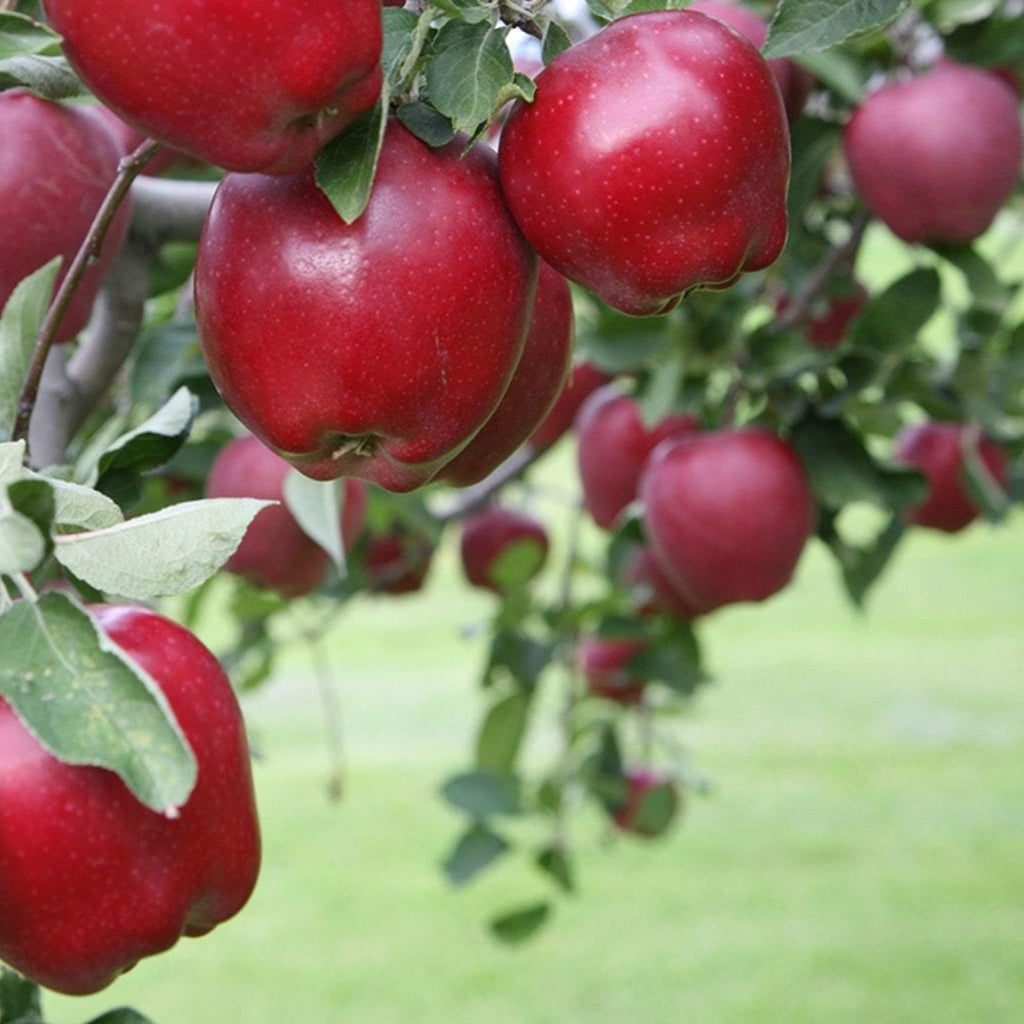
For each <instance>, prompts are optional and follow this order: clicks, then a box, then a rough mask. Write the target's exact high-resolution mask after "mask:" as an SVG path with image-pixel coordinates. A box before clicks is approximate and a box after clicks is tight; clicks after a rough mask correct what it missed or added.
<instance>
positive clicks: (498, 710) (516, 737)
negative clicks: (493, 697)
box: [476, 690, 532, 773]
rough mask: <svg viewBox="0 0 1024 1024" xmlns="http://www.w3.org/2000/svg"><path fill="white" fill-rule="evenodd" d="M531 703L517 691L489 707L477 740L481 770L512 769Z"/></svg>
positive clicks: (477, 753) (524, 731)
mask: <svg viewBox="0 0 1024 1024" xmlns="http://www.w3.org/2000/svg"><path fill="white" fill-rule="evenodd" d="M531 704H532V701H531V699H530V696H529V694H528V693H526V692H524V691H522V690H517V691H516V692H515V693H511V694H509V695H508V696H507V697H502V699H501V700H499V701H496V702H495V703H494V704H492V705H491V707H490V708H489V709H488V711H487V714H486V715H485V716H484V721H483V724H482V725H481V727H480V733H479V735H478V736H477V740H476V765H477V767H478V768H479V769H480V770H481V771H484V772H499V773H500V772H510V771H512V770H513V768H515V763H516V758H517V756H518V754H519V748H520V746H521V745H522V742H523V736H524V735H525V733H526V724H527V722H528V721H529V717H530V706H531Z"/></svg>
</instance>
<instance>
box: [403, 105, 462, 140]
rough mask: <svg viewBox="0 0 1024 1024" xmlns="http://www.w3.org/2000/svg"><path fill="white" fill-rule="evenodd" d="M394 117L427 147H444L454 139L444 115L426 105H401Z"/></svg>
mask: <svg viewBox="0 0 1024 1024" xmlns="http://www.w3.org/2000/svg"><path fill="white" fill-rule="evenodd" d="M395 116H396V117H397V118H398V120H399V121H401V122H402V124H404V125H405V127H406V128H408V129H409V131H411V132H412V133H413V135H415V136H416V138H417V139H419V140H420V141H421V142H425V143H426V144H427V145H428V146H435V147H436V146H446V145H447V144H448V143H449V142H451V141H452V139H454V138H455V129H454V128H453V127H452V123H451V121H449V120H448V118H447V117H445V116H444V114H439V113H438V112H437V111H436V110H435V109H434V108H433V107H431V106H430V105H429V104H426V103H420V102H416V103H403V104H402V106H400V107H399V108H398V110H397V111H395Z"/></svg>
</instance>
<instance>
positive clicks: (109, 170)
mask: <svg viewBox="0 0 1024 1024" xmlns="http://www.w3.org/2000/svg"><path fill="white" fill-rule="evenodd" d="M0 139H2V140H3V141H2V144H0V207H2V208H3V210H4V215H3V217H2V218H0V308H2V307H3V305H4V304H5V303H6V302H7V300H8V299H9V298H10V297H11V292H13V291H14V289H15V287H16V285H17V284H18V282H19V281H21V280H22V278H24V277H27V276H28V275H29V274H31V273H32V272H33V271H35V270H38V269H39V268H40V267H41V266H43V265H44V264H45V263H48V262H49V261H50V260H51V259H53V257H54V256H60V257H62V258H63V263H62V268H61V275H60V278H59V279H58V281H60V280H63V277H64V273H66V271H67V269H68V266H69V265H70V263H71V261H72V260H73V259H74V256H75V253H77V252H78V250H79V248H80V247H81V245H82V243H83V242H84V241H85V238H86V236H87V235H88V233H89V228H90V226H91V225H92V221H93V218H94V217H95V216H96V212H97V210H99V208H100V204H101V203H102V202H103V199H104V197H105V196H106V194H107V191H108V190H109V188H110V186H111V185H112V184H113V182H114V177H115V175H116V174H117V165H118V162H119V160H120V159H121V153H120V150H119V148H118V144H117V141H116V140H115V139H114V137H113V135H111V133H110V131H109V130H108V129H107V128H105V127H104V126H103V125H102V124H100V123H99V121H98V120H95V119H94V118H92V117H91V116H89V115H88V114H87V113H86V112H85V111H84V110H83V109H81V108H76V107H68V106H63V105H62V104H59V103H53V102H51V101H50V100H43V99H40V98H39V97H38V96H35V95H33V94H32V93H29V92H23V91H22V90H19V89H14V90H10V91H8V92H0ZM129 217H130V210H129V207H128V204H125V206H123V207H122V208H121V210H120V211H119V212H118V214H117V217H116V218H115V220H114V222H113V224H112V225H111V227H110V230H109V231H108V233H107V237H106V240H105V242H104V244H103V249H102V254H101V256H100V259H99V261H98V262H96V263H94V264H93V265H92V266H91V267H90V268H89V269H88V270H87V271H86V274H85V278H84V279H83V281H82V283H81V284H80V285H79V287H78V290H77V291H76V292H75V295H74V298H73V299H72V300H71V305H70V306H69V307H68V310H67V312H66V313H65V315H64V319H63V320H62V321H61V324H60V327H59V328H58V331H57V340H58V341H69V340H70V339H71V338H73V337H74V336H75V335H76V334H77V333H78V332H79V331H80V330H81V329H82V328H83V327H84V326H85V323H86V321H87V320H88V319H89V313H90V311H91V310H92V304H93V301H94V300H95V298H96V293H97V292H98V291H99V288H100V284H101V283H102V280H103V276H104V274H105V273H106V272H107V270H108V268H109V266H110V264H111V262H112V261H113V259H114V256H115V254H116V253H117V249H118V247H119V246H120V244H121V241H122V239H123V238H124V234H125V231H126V230H127V228H128V220H129Z"/></svg>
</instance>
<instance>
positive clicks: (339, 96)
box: [43, 0, 381, 174]
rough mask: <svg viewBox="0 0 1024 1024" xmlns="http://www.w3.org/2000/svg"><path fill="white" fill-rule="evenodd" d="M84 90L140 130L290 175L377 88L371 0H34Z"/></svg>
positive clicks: (377, 44) (244, 166) (211, 155)
mask: <svg viewBox="0 0 1024 1024" xmlns="http://www.w3.org/2000/svg"><path fill="white" fill-rule="evenodd" d="M43 8H44V10H45V12H46V14H47V17H48V18H49V20H50V23H51V24H52V25H53V27H54V28H55V29H56V30H57V31H58V32H59V33H60V34H61V36H63V39H64V44H63V45H64V52H65V54H66V55H67V58H68V60H69V61H70V62H71V64H72V66H73V67H74V68H75V70H76V71H77V72H78V74H79V75H80V76H81V78H82V80H83V81H84V82H85V83H86V85H88V86H89V88H90V89H91V90H92V91H93V92H94V93H95V94H96V95H97V96H98V97H99V98H100V99H101V100H102V101H103V102H104V103H105V104H106V105H107V106H108V107H110V108H111V109H112V110H114V111H115V112H116V113H117V114H119V115H120V116H121V117H122V118H124V120H126V121H127V122H128V123H129V124H131V125H133V126H134V127H136V128H138V129H139V131H141V132H142V133H143V134H145V135H147V136H152V137H153V138H155V139H158V140H159V141H160V142H163V143H165V144H166V145H168V146H171V147H172V148H174V149H180V150H184V151H185V152H187V153H191V154H192V155H194V156H196V157H199V158H200V159H202V160H205V161H207V162H208V163H211V164H216V165H217V166H219V167H225V168H227V169H228V170H233V171H262V172H264V173H267V174H291V173H294V172H296V171H298V170H301V169H302V168H303V167H305V166H306V165H307V164H309V163H310V162H311V161H312V159H313V157H314V155H315V154H316V151H317V150H318V149H319V148H320V147H321V146H322V145H324V143H326V142H327V141H328V140H329V139H331V138H333V137H334V136H335V135H337V134H338V133H339V132H340V131H341V130H342V129H343V128H345V127H346V126H347V125H349V124H350V123H351V122H352V121H353V120H355V119H356V118H357V117H358V116H359V115H360V114H362V113H363V112H364V111H367V110H369V109H370V108H371V107H372V106H373V105H374V103H376V102H377V98H378V96H379V94H380V84H381V71H380V52H381V18H380V8H381V5H380V0H346V2H345V3H343V4H324V3H322V2H320V0H247V2H246V3H244V4H235V3H226V2H224V0H106V2H105V3H104V4H103V5H102V8H99V7H97V5H96V3H95V2H94V0H45V3H44V4H43Z"/></svg>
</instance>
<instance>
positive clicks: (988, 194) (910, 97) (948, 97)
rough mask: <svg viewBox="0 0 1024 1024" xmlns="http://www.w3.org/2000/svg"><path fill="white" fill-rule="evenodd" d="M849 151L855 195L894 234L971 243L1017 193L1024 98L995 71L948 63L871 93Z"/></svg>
mask: <svg viewBox="0 0 1024 1024" xmlns="http://www.w3.org/2000/svg"><path fill="white" fill-rule="evenodd" d="M843 147H844V150H845V152H846V160H847V163H848V164H849V167H850V173H851V174H852V175H853V182H854V186H855V187H856V190H857V192H858V193H859V194H860V196H861V198H862V199H863V200H864V202H865V204H866V205H867V206H868V208H869V209H870V210H871V211H872V212H873V213H874V214H875V215H876V216H877V217H879V218H880V219H881V220H882V221H883V222H884V223H885V225H886V226H887V227H888V228H889V230H890V231H892V232H893V233H894V234H895V235H897V236H899V237H900V238H902V239H903V240H904V241H905V242H950V243H954V244H963V243H967V242H971V241H973V240H974V239H975V238H977V237H978V236H979V235H981V234H982V233H983V232H984V231H985V230H986V229H987V228H988V226H989V225H990V224H991V223H992V220H993V219H994V217H995V215H996V213H997V212H998V211H999V209H1000V207H1001V206H1002V205H1003V203H1004V202H1006V200H1007V199H1008V198H1009V196H1010V194H1011V193H1012V192H1013V190H1014V189H1015V188H1016V185H1017V177H1018V172H1019V170H1020V161H1021V128H1020V115H1019V111H1018V98H1017V95H1016V94H1015V93H1014V91H1013V89H1011V88H1010V86H1008V85H1007V84H1006V83H1005V82H1004V81H1002V80H1001V79H1000V78H999V77H998V76H996V75H993V74H992V73H991V72H990V71H985V70H983V69H982V68H973V67H968V66H966V65H964V64H956V63H954V62H953V61H943V62H942V63H941V64H938V65H937V66H936V67H935V68H933V69H932V70H931V71H927V72H924V73H922V74H918V75H915V76H914V77H913V78H910V79H908V80H906V81H895V82H891V83H890V84H888V85H884V86H882V87H881V88H880V89H878V90H877V91H875V92H873V93H871V95H869V96H868V97H867V99H865V100H864V102H863V103H862V104H861V105H860V107H859V108H858V109H857V110H856V112H855V113H854V115H853V117H852V118H851V119H850V122H849V124H848V125H847V126H846V130H845V133H844V136H843Z"/></svg>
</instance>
